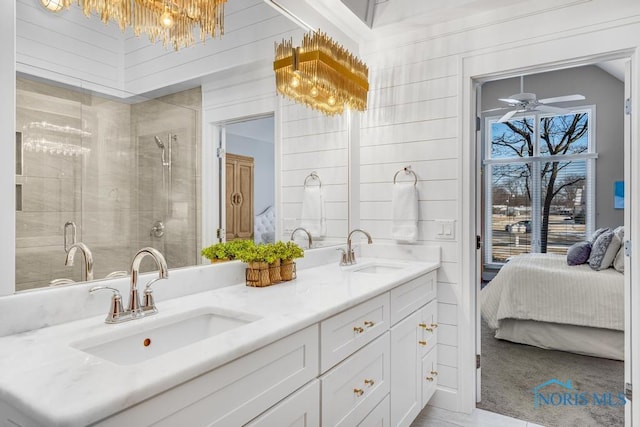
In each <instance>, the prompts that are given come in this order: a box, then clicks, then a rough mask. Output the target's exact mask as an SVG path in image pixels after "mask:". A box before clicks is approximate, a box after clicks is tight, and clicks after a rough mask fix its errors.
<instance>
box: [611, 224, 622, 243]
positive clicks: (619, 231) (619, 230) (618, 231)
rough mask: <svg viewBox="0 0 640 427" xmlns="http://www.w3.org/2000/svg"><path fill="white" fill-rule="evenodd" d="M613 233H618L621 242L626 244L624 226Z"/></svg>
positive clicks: (615, 229)
mask: <svg viewBox="0 0 640 427" xmlns="http://www.w3.org/2000/svg"><path fill="white" fill-rule="evenodd" d="M613 232H614V233H616V236H618V238H619V239H620V241H621V242H624V225H621V226H619V227H616V228H614V229H613Z"/></svg>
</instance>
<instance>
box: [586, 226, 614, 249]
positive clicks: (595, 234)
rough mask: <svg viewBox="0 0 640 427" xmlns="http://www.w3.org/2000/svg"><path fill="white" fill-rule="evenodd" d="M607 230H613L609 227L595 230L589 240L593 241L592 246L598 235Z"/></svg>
mask: <svg viewBox="0 0 640 427" xmlns="http://www.w3.org/2000/svg"><path fill="white" fill-rule="evenodd" d="M607 231H611V229H610V228H609V227H604V228H598V229H597V230H596V231H594V232H593V234H592V235H591V237H589V238H588V239H587V240H588V241H589V243H591V246H593V244H594V243H595V242H596V240H597V239H598V237H600V235H601V234H602V233H605V232H607Z"/></svg>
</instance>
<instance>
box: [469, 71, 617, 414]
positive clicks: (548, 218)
mask: <svg viewBox="0 0 640 427" xmlns="http://www.w3.org/2000/svg"><path fill="white" fill-rule="evenodd" d="M624 80H625V73H624V62H623V61H612V62H607V63H602V64H593V65H586V66H581V67H576V68H570V69H563V70H557V71H550V72H544V73H536V74H529V75H522V76H517V77H512V78H508V79H501V80H494V81H490V82H485V83H484V84H483V85H482V87H481V89H480V90H481V97H480V100H481V103H480V105H479V110H480V111H481V114H479V116H480V124H481V126H480V127H481V131H480V132H479V134H480V135H481V138H479V143H480V147H479V152H478V158H479V159H481V164H480V165H479V168H480V170H481V171H482V173H481V176H482V181H483V182H482V206H481V207H480V209H479V211H480V216H481V220H480V222H481V230H482V241H483V245H482V254H481V280H482V283H481V284H479V289H480V291H479V295H478V299H479V300H480V304H481V312H482V316H481V317H482V320H481V327H480V328H479V329H480V333H479V344H480V349H479V350H480V351H479V352H478V354H480V355H481V370H480V371H481V374H480V376H481V378H480V387H478V389H479V390H478V392H479V396H480V399H479V402H478V403H477V407H478V408H482V409H486V410H489V411H493V412H498V413H502V414H505V415H509V416H512V417H516V418H520V419H523V420H526V421H530V422H535V423H538V424H543V425H563V426H564V425H608V426H609V425H610V426H616V425H620V426H622V425H624V416H625V409H624V378H625V375H624V374H625V372H624V370H625V366H624V361H623V360H624V345H625V342H624V331H623V330H624V321H625V319H624V306H625V301H624V247H623V246H624V245H623V243H622V242H624V227H623V225H624V221H625V219H624V218H625V215H624V209H623V208H624V205H623V203H621V201H623V200H624V196H623V192H622V191H623V183H624V179H625V177H624V169H623V167H622V165H624V163H625V162H624V146H625V144H624V138H625V133H624V132H625V129H624V128H625V115H624V114H625V112H624V100H625V98H626V97H625V82H624ZM627 202H628V201H627ZM607 229H608V230H607ZM602 230H607V231H605V232H602V233H601V234H602V238H600V239H598V234H599V233H600V232H601V231H602ZM616 258H617V260H618V263H617V266H616V263H615V261H616ZM568 264H572V266H571V267H569V266H568ZM567 392H568V394H567ZM582 392H585V394H584V395H582V394H581V393H582ZM587 392H588V393H587ZM598 393H599V394H598ZM607 393H608V394H607ZM605 394H606V396H607V398H608V399H609V400H607V402H605V403H604V404H603V402H604V401H603V400H602V396H603V395H605ZM567 395H573V396H581V397H584V398H585V399H587V400H586V401H585V400H584V399H583V400H579V401H578V400H576V399H577V397H576V399H574V400H571V399H569V400H567V399H565V400H563V401H560V400H558V399H560V398H561V397H562V396H567ZM596 395H597V396H599V397H598V398H596V399H599V400H597V401H596V402H593V399H594V396H596ZM558 396H560V397H558ZM621 396H622V400H620V397H621ZM536 397H537V399H536ZM549 399H551V400H549ZM553 399H556V400H553ZM589 399H591V400H589ZM621 402H622V404H621Z"/></svg>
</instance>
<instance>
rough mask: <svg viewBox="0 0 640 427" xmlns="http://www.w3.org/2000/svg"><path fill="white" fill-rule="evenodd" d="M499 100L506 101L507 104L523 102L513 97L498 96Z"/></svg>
mask: <svg viewBox="0 0 640 427" xmlns="http://www.w3.org/2000/svg"><path fill="white" fill-rule="evenodd" d="M498 101H502V102H506V103H507V104H511V105H518V104H520V103H521V102H522V101H519V100H517V99H513V98H498Z"/></svg>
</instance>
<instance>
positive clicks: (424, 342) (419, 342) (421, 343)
mask: <svg viewBox="0 0 640 427" xmlns="http://www.w3.org/2000/svg"><path fill="white" fill-rule="evenodd" d="M418 344H420V345H427V342H426V341H418Z"/></svg>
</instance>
